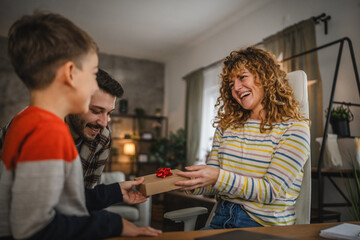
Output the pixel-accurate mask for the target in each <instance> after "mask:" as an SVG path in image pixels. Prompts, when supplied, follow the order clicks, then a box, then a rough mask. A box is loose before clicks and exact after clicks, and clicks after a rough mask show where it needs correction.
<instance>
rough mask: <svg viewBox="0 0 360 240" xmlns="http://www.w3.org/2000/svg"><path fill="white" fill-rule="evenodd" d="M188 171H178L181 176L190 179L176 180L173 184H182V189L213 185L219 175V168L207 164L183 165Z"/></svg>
mask: <svg viewBox="0 0 360 240" xmlns="http://www.w3.org/2000/svg"><path fill="white" fill-rule="evenodd" d="M185 169H186V170H187V171H188V172H178V173H177V174H178V175H179V176H182V177H187V178H190V180H185V181H178V182H176V183H175V185H180V186H184V188H183V189H182V190H192V189H195V188H198V187H206V186H209V185H214V184H215V183H216V181H217V179H218V177H219V172H220V169H219V168H216V167H212V166H209V165H194V166H189V167H185Z"/></svg>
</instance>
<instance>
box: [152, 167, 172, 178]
mask: <svg viewBox="0 0 360 240" xmlns="http://www.w3.org/2000/svg"><path fill="white" fill-rule="evenodd" d="M171 175H172V173H171V172H170V168H159V169H158V170H157V171H156V176H158V177H161V178H165V177H166V176H171Z"/></svg>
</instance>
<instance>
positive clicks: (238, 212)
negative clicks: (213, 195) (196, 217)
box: [201, 200, 262, 230]
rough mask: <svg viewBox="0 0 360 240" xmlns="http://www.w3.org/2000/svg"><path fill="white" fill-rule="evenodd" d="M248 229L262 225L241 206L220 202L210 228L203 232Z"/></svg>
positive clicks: (205, 228)
mask: <svg viewBox="0 0 360 240" xmlns="http://www.w3.org/2000/svg"><path fill="white" fill-rule="evenodd" d="M246 227H262V225H261V224H259V223H257V222H255V221H254V220H252V218H251V217H250V216H249V215H248V214H247V213H246V212H245V210H244V209H243V207H242V206H241V205H239V204H236V203H232V202H229V201H225V200H219V203H218V205H217V207H216V210H215V215H214V217H213V219H212V220H211V223H210V226H208V227H204V228H202V229H201V230H209V229H225V228H246Z"/></svg>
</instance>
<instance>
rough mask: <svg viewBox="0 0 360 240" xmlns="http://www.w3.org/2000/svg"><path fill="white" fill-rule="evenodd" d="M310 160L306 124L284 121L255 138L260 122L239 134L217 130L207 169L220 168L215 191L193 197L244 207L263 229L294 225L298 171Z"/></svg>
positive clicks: (205, 190)
mask: <svg viewBox="0 0 360 240" xmlns="http://www.w3.org/2000/svg"><path fill="white" fill-rule="evenodd" d="M309 154H310V132H309V126H308V124H307V123H306V122H305V121H301V122H299V121H288V122H284V123H277V124H274V125H273V129H272V130H271V131H267V132H265V133H261V132H260V121H257V120H248V121H247V122H246V123H245V125H244V127H243V128H239V129H233V128H229V129H226V130H225V131H224V132H222V131H220V129H216V131H215V135H214V139H213V146H212V151H211V153H210V156H209V158H208V161H207V165H211V166H215V167H218V168H220V173H219V177H218V179H217V182H216V183H215V185H214V186H209V187H206V188H198V189H195V190H194V191H193V194H203V193H207V194H209V193H212V194H214V193H215V194H217V195H218V196H219V197H220V198H221V199H224V200H227V201H231V202H234V203H237V204H241V205H243V206H244V209H245V211H246V212H247V213H248V214H249V215H250V217H251V218H252V219H253V220H255V221H256V222H258V223H260V224H261V225H263V226H271V225H291V224H295V220H296V216H295V212H294V209H295V202H296V199H297V197H298V195H299V192H300V188H301V183H302V178H303V166H304V164H305V162H306V161H307V160H308V158H309Z"/></svg>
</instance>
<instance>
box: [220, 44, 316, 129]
mask: <svg viewBox="0 0 360 240" xmlns="http://www.w3.org/2000/svg"><path fill="white" fill-rule="evenodd" d="M243 68H246V69H247V70H248V71H249V72H250V73H251V74H253V75H254V77H255V79H256V82H255V84H257V85H259V86H261V87H263V89H264V99H263V100H262V102H261V104H262V106H263V110H262V111H264V118H262V119H261V124H260V131H261V132H265V131H267V130H272V129H273V123H278V122H285V121H287V120H290V119H296V120H306V121H308V122H310V120H309V119H307V118H305V117H304V116H303V115H302V114H301V113H300V106H299V104H298V102H297V101H296V100H295V97H294V92H293V90H292V88H291V87H290V86H289V80H288V79H287V78H286V72H285V71H283V70H281V69H280V65H279V64H278V63H277V61H276V59H275V56H274V55H272V54H271V53H270V52H268V51H266V50H263V49H260V48H256V47H248V48H245V49H241V50H239V51H232V52H231V53H230V55H229V56H227V57H226V59H225V61H224V67H223V70H222V73H221V75H220V77H221V79H222V82H221V87H220V97H219V98H218V99H217V102H216V105H215V106H216V107H217V106H220V107H219V109H218V113H217V116H216V118H215V121H214V127H215V126H217V127H220V128H221V129H222V130H223V131H224V130H225V129H227V128H229V127H236V128H237V127H243V126H244V123H245V122H246V120H248V119H249V117H250V113H251V110H246V109H243V108H242V107H241V105H240V104H239V103H238V102H237V101H236V100H235V99H234V98H233V97H232V89H231V86H230V83H231V82H232V78H233V77H234V76H236V75H238V72H239V71H240V70H241V69H243ZM266 124H268V126H266Z"/></svg>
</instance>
